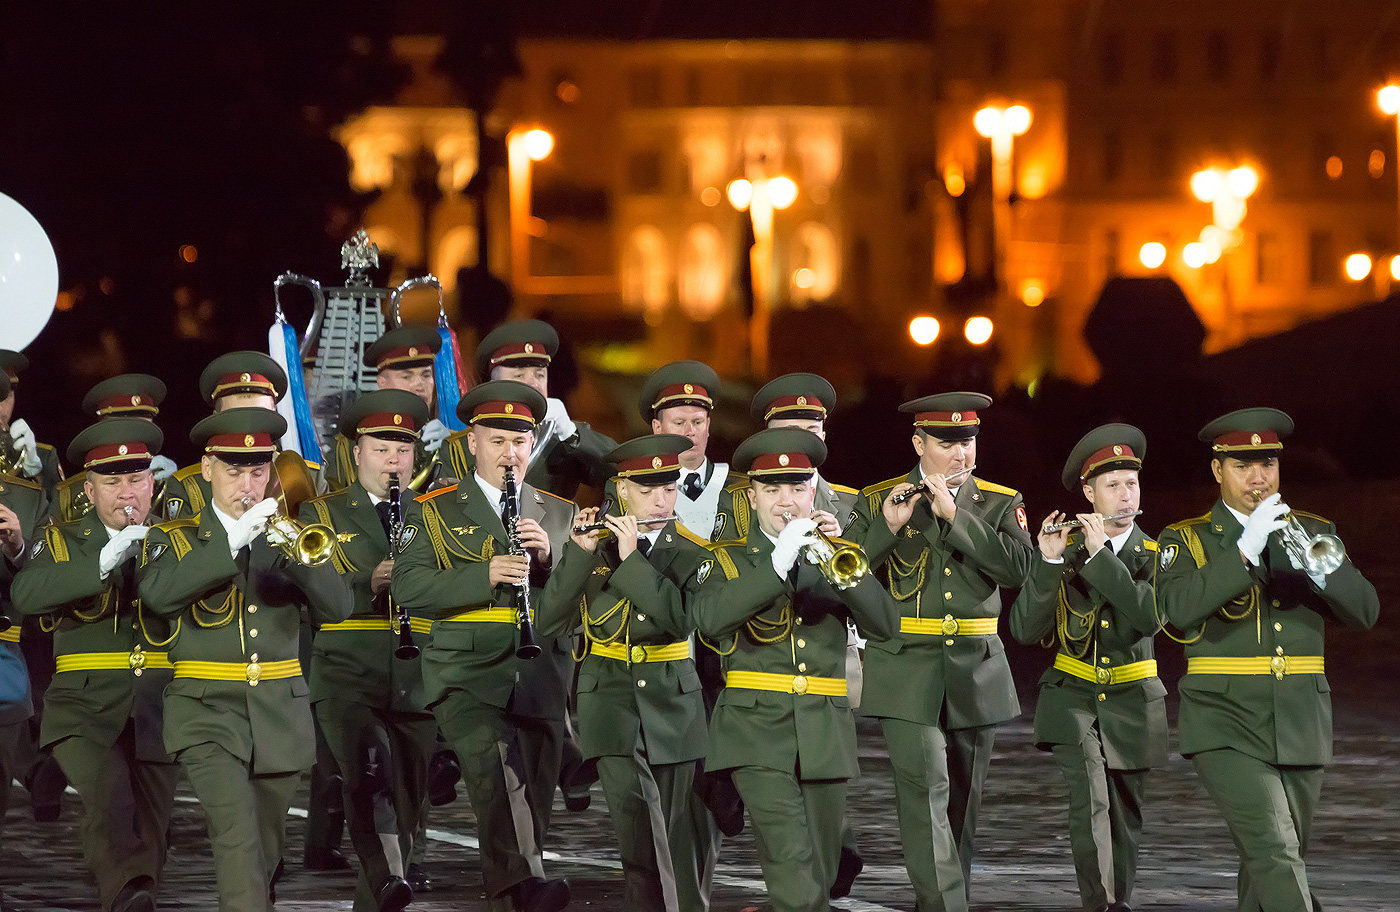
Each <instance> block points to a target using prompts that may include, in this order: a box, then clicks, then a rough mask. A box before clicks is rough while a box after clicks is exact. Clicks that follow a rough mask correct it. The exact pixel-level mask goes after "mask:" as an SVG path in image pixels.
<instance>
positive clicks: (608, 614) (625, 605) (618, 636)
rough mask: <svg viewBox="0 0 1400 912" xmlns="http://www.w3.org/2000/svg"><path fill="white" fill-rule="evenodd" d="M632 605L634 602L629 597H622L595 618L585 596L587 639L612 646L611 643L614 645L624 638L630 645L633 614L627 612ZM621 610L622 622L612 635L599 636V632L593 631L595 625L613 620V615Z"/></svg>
mask: <svg viewBox="0 0 1400 912" xmlns="http://www.w3.org/2000/svg"><path fill="white" fill-rule="evenodd" d="M631 607H632V602H631V601H630V600H628V599H620V600H619V601H618V602H617V604H615V605H613V606H612V607H611V608H609V609H608V610H607V611H605V612H603V615H602V617H596V618H595V617H593V616H592V615H591V614H589V613H588V599H587V597H585V598H584V599H583V600H582V608H583V635H584V637H585V639H587V640H588V642H590V643H598V644H599V645H602V646H610V645H612V644H613V643H616V642H617V641H618V640H623V641H624V642H626V643H627V644H628V645H630V644H631V636H630V633H631V627H632V617H631V615H630V614H628V613H627V612H628V609H630V608H631ZM619 611H621V612H623V616H622V623H620V624H618V625H617V631H616V632H615V633H614V634H613V635H612V636H609V637H603V636H599V635H597V634H595V633H594V632H593V627H595V626H598V627H601V626H602V625H604V624H606V623H607V622H608V621H610V620H612V619H613V617H614V616H615V615H616V614H617V613H618V612H619Z"/></svg>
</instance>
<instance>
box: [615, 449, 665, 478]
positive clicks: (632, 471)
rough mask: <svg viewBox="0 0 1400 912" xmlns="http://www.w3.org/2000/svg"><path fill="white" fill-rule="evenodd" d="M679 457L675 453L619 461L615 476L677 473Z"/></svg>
mask: <svg viewBox="0 0 1400 912" xmlns="http://www.w3.org/2000/svg"><path fill="white" fill-rule="evenodd" d="M680 467H681V457H680V455H679V454H677V453H663V454H662V455H660V456H637V457H635V458H632V459H623V460H620V461H619V462H618V464H617V474H618V476H619V477H621V478H627V477H629V476H632V475H649V474H652V473H653V472H667V471H679V470H680Z"/></svg>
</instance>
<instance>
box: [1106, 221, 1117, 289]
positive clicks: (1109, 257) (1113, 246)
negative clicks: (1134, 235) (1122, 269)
mask: <svg viewBox="0 0 1400 912" xmlns="http://www.w3.org/2000/svg"><path fill="white" fill-rule="evenodd" d="M1118 268H1119V266H1118V230H1117V229H1116V228H1111V229H1109V230H1108V231H1105V232H1104V233H1103V274H1104V277H1105V278H1109V279H1111V278H1113V277H1114V276H1116V275H1118Z"/></svg>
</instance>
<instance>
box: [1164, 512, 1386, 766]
mask: <svg viewBox="0 0 1400 912" xmlns="http://www.w3.org/2000/svg"><path fill="white" fill-rule="evenodd" d="M1293 515H1294V516H1296V517H1297V518H1298V520H1299V522H1301V523H1302V524H1303V527H1304V528H1305V529H1306V530H1307V531H1308V532H1309V533H1310V534H1317V533H1321V532H1326V533H1329V534H1335V533H1334V529H1333V526H1332V524H1331V523H1330V522H1328V521H1327V520H1325V519H1323V518H1321V517H1319V516H1314V515H1312V514H1310V513H1302V512H1299V511H1297V510H1295V511H1293ZM1242 531H1243V527H1242V526H1241V525H1240V522H1239V520H1237V519H1235V516H1234V514H1232V513H1231V512H1230V510H1229V508H1227V507H1226V506H1225V504H1224V502H1222V501H1219V500H1217V501H1216V503H1215V506H1214V507H1213V508H1212V509H1211V511H1210V513H1208V514H1206V515H1205V516H1198V517H1196V518H1195V519H1188V520H1184V521H1183V522H1179V523H1176V524H1175V525H1172V526H1168V527H1167V528H1166V529H1165V530H1164V531H1163V532H1162V535H1161V538H1160V540H1159V544H1160V546H1161V551H1160V562H1161V566H1160V569H1159V571H1158V574H1157V604H1158V608H1159V609H1160V610H1161V611H1162V612H1163V614H1164V615H1165V618H1166V620H1167V621H1169V622H1170V623H1171V624H1172V625H1173V626H1174V627H1176V628H1177V629H1178V630H1179V631H1182V632H1184V634H1185V638H1186V639H1187V641H1188V642H1187V644H1186V658H1187V662H1188V669H1187V674H1186V676H1185V677H1183V678H1182V679H1181V683H1180V684H1179V685H1178V689H1179V691H1180V694H1181V714H1180V719H1179V722H1178V729H1179V731H1178V739H1179V741H1180V745H1179V748H1180V750H1181V753H1182V755H1183V756H1187V757H1189V756H1191V755H1192V754H1195V753H1198V752H1200V751H1208V750H1214V749H1216V748H1225V747H1228V748H1232V749H1234V750H1237V751H1240V752H1241V753H1244V754H1247V755H1249V756H1251V757H1254V758H1255V759H1257V760H1262V761H1264V762H1265V763H1271V764H1276V765H1280V766H1310V765H1321V764H1325V763H1328V762H1329V761H1331V759H1332V699H1331V692H1330V688H1329V687H1328V684H1327V678H1326V676H1325V675H1323V674H1295V673H1285V674H1281V675H1278V676H1275V675H1274V674H1268V673H1266V674H1198V673H1194V672H1192V671H1191V669H1190V667H1189V663H1190V662H1191V661H1192V660H1193V659H1197V658H1221V657H1223V658H1258V659H1262V660H1264V661H1267V662H1271V663H1272V662H1274V660H1275V659H1278V658H1282V659H1283V660H1284V662H1282V663H1279V665H1281V666H1284V667H1285V668H1286V664H1287V661H1288V659H1289V657H1293V656H1297V657H1304V656H1312V657H1318V656H1322V655H1323V623H1324V621H1325V620H1326V619H1328V618H1333V619H1335V620H1338V621H1341V622H1342V623H1343V624H1345V625H1346V626H1347V627H1350V628H1352V629H1359V630H1369V629H1370V628H1371V627H1373V626H1374V625H1375V623H1376V619H1377V617H1378V616H1379V613H1380V603H1379V601H1378V599H1377V597H1376V589H1375V587H1374V586H1372V585H1371V584H1370V583H1369V582H1367V581H1366V579H1365V578H1364V577H1363V576H1362V575H1361V573H1360V571H1358V570H1357V569H1356V567H1355V566H1354V565H1353V564H1352V563H1351V561H1350V560H1349V559H1348V560H1344V561H1343V562H1342V565H1341V567H1339V568H1338V569H1337V570H1336V571H1334V572H1333V573H1332V574H1330V575H1329V576H1328V577H1327V579H1326V582H1327V586H1326V588H1325V589H1322V590H1319V589H1318V588H1317V587H1316V586H1315V585H1314V584H1313V582H1312V581H1311V580H1310V579H1309V578H1308V577H1307V576H1306V575H1305V574H1304V573H1303V572H1302V571H1298V570H1294V569H1293V567H1292V565H1291V564H1290V563H1289V561H1288V557H1287V556H1286V555H1285V554H1284V553H1283V550H1282V548H1281V547H1280V546H1279V545H1278V541H1277V539H1278V536H1277V535H1272V536H1270V541H1269V545H1268V547H1267V548H1266V549H1265V552H1264V554H1265V556H1264V558H1263V561H1264V562H1265V563H1264V565H1261V566H1259V567H1252V566H1248V565H1246V564H1245V561H1244V558H1243V556H1242V555H1241V554H1240V550H1239V546H1238V541H1239V537H1240V533H1241V532H1242ZM1270 568H1271V569H1270Z"/></svg>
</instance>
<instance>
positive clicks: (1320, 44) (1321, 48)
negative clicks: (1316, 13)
mask: <svg viewBox="0 0 1400 912" xmlns="http://www.w3.org/2000/svg"><path fill="white" fill-rule="evenodd" d="M1312 64H1313V66H1312V69H1313V78H1315V79H1320V80H1323V81H1327V82H1330V81H1331V80H1333V79H1336V78H1337V53H1336V47H1335V44H1334V42H1333V41H1332V36H1330V35H1328V34H1327V33H1326V32H1323V31H1319V32H1317V33H1316V34H1315V35H1313V60H1312Z"/></svg>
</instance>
